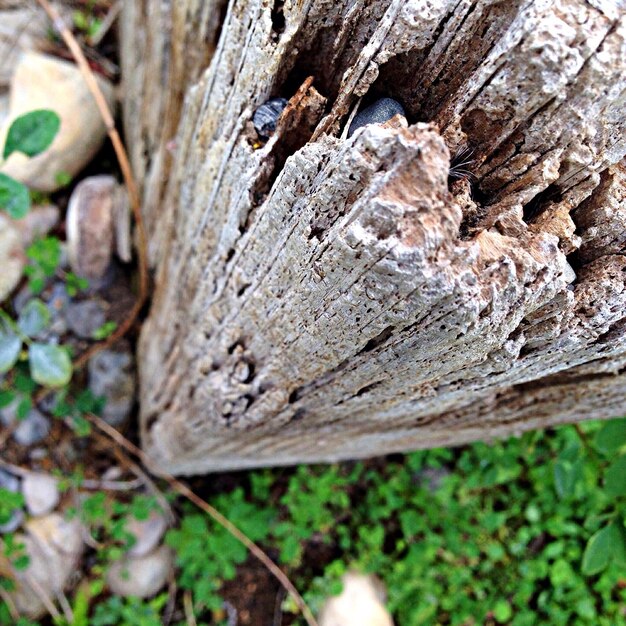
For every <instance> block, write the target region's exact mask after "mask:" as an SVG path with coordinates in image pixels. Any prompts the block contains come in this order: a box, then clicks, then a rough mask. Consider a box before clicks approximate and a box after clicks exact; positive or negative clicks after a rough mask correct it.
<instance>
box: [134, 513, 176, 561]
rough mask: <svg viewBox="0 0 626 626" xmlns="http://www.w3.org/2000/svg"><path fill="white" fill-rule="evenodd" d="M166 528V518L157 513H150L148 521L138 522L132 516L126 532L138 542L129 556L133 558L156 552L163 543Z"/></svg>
mask: <svg viewBox="0 0 626 626" xmlns="http://www.w3.org/2000/svg"><path fill="white" fill-rule="evenodd" d="M166 528H167V520H166V519H165V516H164V515H162V514H161V513H158V512H157V511H150V515H149V517H148V519H147V520H138V519H136V518H135V517H133V516H130V518H129V519H128V521H127V522H126V530H127V531H128V532H129V533H131V534H132V535H133V536H134V537H135V539H136V542H135V544H134V545H133V547H132V548H131V549H130V550H129V551H128V555H129V556H132V557H136V556H144V555H146V554H148V552H151V551H152V550H154V548H156V546H157V545H158V543H159V541H161V537H163V533H164V532H165V529H166Z"/></svg>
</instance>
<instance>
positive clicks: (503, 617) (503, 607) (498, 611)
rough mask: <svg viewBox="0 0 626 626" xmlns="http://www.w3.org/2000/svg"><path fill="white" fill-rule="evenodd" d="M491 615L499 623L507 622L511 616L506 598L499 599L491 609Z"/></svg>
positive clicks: (511, 611)
mask: <svg viewBox="0 0 626 626" xmlns="http://www.w3.org/2000/svg"><path fill="white" fill-rule="evenodd" d="M493 616H494V617H495V618H496V620H498V622H500V623H501V624H503V623H505V622H508V621H509V620H510V619H511V617H513V610H512V609H511V605H510V604H509V603H508V602H507V601H506V600H499V601H498V603H497V604H496V606H495V607H494V609H493Z"/></svg>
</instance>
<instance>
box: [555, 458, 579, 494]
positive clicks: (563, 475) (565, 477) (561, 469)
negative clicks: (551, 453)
mask: <svg viewBox="0 0 626 626" xmlns="http://www.w3.org/2000/svg"><path fill="white" fill-rule="evenodd" d="M576 479H577V471H576V468H575V467H574V465H573V464H572V463H570V462H569V461H557V462H556V463H555V464H554V487H555V489H556V493H557V495H558V496H559V498H560V499H561V500H563V499H565V498H570V497H571V496H573V495H574V489H575V487H576Z"/></svg>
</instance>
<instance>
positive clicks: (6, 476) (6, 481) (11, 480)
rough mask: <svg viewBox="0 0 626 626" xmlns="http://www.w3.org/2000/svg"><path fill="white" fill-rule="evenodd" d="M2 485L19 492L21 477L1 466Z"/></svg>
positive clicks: (8, 489) (0, 478) (0, 481)
mask: <svg viewBox="0 0 626 626" xmlns="http://www.w3.org/2000/svg"><path fill="white" fill-rule="evenodd" d="M0 487H2V488H3V489H6V490H7V491H11V492H12V493H17V492H18V491H19V490H20V479H19V478H18V477H17V476H15V475H13V474H11V472H7V471H6V470H5V469H2V468H0Z"/></svg>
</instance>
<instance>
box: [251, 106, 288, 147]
mask: <svg viewBox="0 0 626 626" xmlns="http://www.w3.org/2000/svg"><path fill="white" fill-rule="evenodd" d="M286 106H287V100H285V98H272V99H271V100H268V101H267V102H265V103H264V104H262V105H261V106H260V107H259V108H258V109H257V110H256V111H255V112H254V115H253V116H252V123H253V124H254V129H255V130H256V132H257V133H258V134H259V136H260V137H263V138H264V139H268V138H269V137H271V136H272V135H273V134H274V131H275V130H276V123H277V122H278V118H279V117H280V116H281V113H282V112H283V110H284V109H285V107H286Z"/></svg>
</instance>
